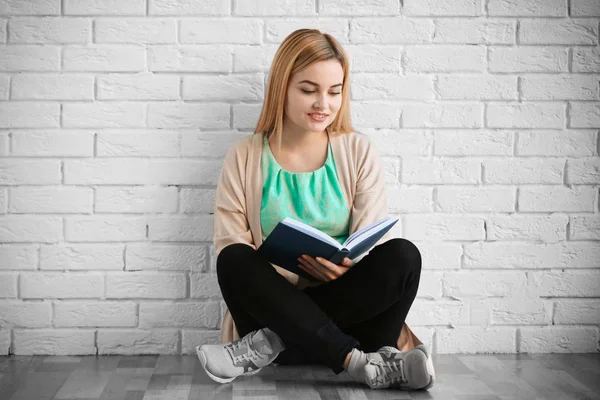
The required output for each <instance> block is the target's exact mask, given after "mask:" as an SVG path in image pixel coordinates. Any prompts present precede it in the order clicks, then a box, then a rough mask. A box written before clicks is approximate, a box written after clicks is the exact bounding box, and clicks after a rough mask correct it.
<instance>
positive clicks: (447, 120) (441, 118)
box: [378, 102, 483, 128]
mask: <svg viewBox="0 0 600 400" xmlns="http://www.w3.org/2000/svg"><path fill="white" fill-rule="evenodd" d="M378 106H379V105H378ZM395 108H398V106H395ZM401 114H402V115H401V118H402V125H401V126H402V127H403V128H428V127H432V128H479V127H482V126H483V107H482V104H473V103H464V104H453V103H451V102H448V103H437V104H418V103H411V104H407V105H406V106H403V107H402V108H401Z"/></svg>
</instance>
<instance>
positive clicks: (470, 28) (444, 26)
mask: <svg viewBox="0 0 600 400" xmlns="http://www.w3.org/2000/svg"><path fill="white" fill-rule="evenodd" d="M420 4H427V3H420ZM448 4H452V3H450V2H448ZM516 30H517V28H516V23H515V22H514V21H503V20H492V19H483V20H481V19H470V18H440V19H438V20H436V21H435V36H434V37H433V42H434V43H447V44H450V43H452V44H487V45H491V44H514V43H515V37H516Z"/></svg>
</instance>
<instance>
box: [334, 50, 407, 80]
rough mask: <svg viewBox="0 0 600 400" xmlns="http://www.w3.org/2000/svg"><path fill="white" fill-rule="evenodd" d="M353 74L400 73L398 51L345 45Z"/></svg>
mask: <svg viewBox="0 0 600 400" xmlns="http://www.w3.org/2000/svg"><path fill="white" fill-rule="evenodd" d="M345 49H346V52H347V53H348V56H349V57H350V59H351V60H352V70H353V71H354V72H395V73H398V72H399V71H400V50H399V49H397V48H394V47H387V46H378V45H360V46H359V45H350V44H349V45H346V46H345Z"/></svg>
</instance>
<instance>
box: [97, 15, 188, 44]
mask: <svg viewBox="0 0 600 400" xmlns="http://www.w3.org/2000/svg"><path fill="white" fill-rule="evenodd" d="M94 38H95V42H96V43H135V44H168V43H176V42H177V21H176V20H174V19H157V18H127V19H121V18H119V19H98V20H96V23H95V25H94Z"/></svg>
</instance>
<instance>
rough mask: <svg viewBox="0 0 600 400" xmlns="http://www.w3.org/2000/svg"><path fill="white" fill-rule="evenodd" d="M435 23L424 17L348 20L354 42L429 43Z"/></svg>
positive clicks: (379, 43)
mask: <svg viewBox="0 0 600 400" xmlns="http://www.w3.org/2000/svg"><path fill="white" fill-rule="evenodd" d="M434 31H435V25H434V23H433V21H432V20H430V19H424V18H414V19H413V18H406V17H404V16H399V17H393V18H356V19H351V20H350V35H349V36H350V42H351V43H354V44H365V43H372V44H377V45H383V44H415V43H429V42H430V41H431V37H433V33H434Z"/></svg>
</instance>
